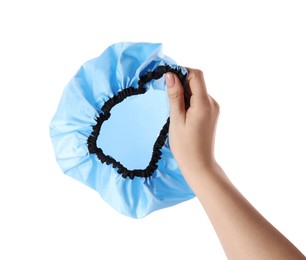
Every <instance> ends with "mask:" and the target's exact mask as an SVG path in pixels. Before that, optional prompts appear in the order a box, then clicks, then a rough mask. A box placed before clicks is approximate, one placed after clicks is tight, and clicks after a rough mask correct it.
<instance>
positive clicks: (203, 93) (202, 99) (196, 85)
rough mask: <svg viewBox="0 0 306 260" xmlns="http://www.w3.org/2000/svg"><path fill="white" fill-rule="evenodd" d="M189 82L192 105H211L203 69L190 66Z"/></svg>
mask: <svg viewBox="0 0 306 260" xmlns="http://www.w3.org/2000/svg"><path fill="white" fill-rule="evenodd" d="M187 70H188V82H189V87H190V91H191V100H190V103H191V106H196V107H198V106H202V105H204V106H205V105H209V103H210V98H209V95H208V93H207V89H206V84H205V80H204V75H203V72H202V71H201V70H197V69H191V68H188V69H187Z"/></svg>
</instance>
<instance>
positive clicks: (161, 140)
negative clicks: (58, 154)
mask: <svg viewBox="0 0 306 260" xmlns="http://www.w3.org/2000/svg"><path fill="white" fill-rule="evenodd" d="M167 72H172V73H175V74H176V75H177V76H178V78H179V79H180V81H181V83H182V85H183V87H184V90H186V84H187V80H186V77H187V74H183V73H182V72H181V70H180V69H175V68H172V67H170V66H168V65H166V66H158V67H157V68H156V69H155V70H154V71H150V72H148V73H146V74H144V75H142V76H141V77H140V79H139V81H138V88H134V87H128V88H126V89H123V90H121V91H119V92H118V93H117V95H115V96H113V97H112V98H110V99H109V100H107V101H106V102H105V103H104V105H103V106H102V108H101V111H102V113H100V114H99V116H98V118H97V119H96V121H97V123H96V124H95V125H94V126H93V127H92V129H93V131H92V132H91V134H90V136H89V137H88V139H87V146H88V151H89V153H90V154H96V155H97V157H98V158H99V160H100V161H101V163H106V164H107V165H110V164H111V165H112V167H113V168H117V172H118V173H119V174H121V176H122V177H123V178H126V177H129V178H130V179H134V177H135V176H136V177H142V178H147V177H150V176H152V174H153V173H154V171H155V170H156V169H157V167H158V166H157V163H158V161H159V159H160V158H161V155H162V152H161V148H162V147H163V146H164V144H165V141H166V139H167V134H168V130H169V123H170V118H168V119H167V122H166V123H165V125H164V126H163V128H162V130H161V131H160V133H159V136H158V137H157V139H156V141H155V143H154V146H153V152H152V157H151V160H150V163H149V165H148V166H147V167H146V168H145V169H134V170H129V169H127V168H126V167H124V166H123V165H122V164H121V163H120V162H118V161H117V160H115V159H114V158H113V157H111V156H109V155H106V154H104V152H103V150H102V149H101V148H99V147H97V139H98V136H99V134H100V130H101V126H102V124H103V122H104V121H106V120H108V119H109V118H110V116H111V109H112V108H113V107H114V106H115V105H117V104H119V103H121V102H122V101H123V100H124V99H126V98H127V97H130V96H135V95H141V94H144V93H146V91H147V90H148V89H147V88H145V87H144V85H145V84H146V83H148V82H150V81H151V80H157V79H160V78H161V77H162V76H163V75H164V74H165V73H167ZM185 93H186V91H185ZM185 100H186V96H185ZM186 101H187V100H186ZM185 104H187V103H185Z"/></svg>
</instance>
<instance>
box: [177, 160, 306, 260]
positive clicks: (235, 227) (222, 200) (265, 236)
mask: <svg viewBox="0 0 306 260" xmlns="http://www.w3.org/2000/svg"><path fill="white" fill-rule="evenodd" d="M192 171H193V172H192ZM183 174H184V176H185V178H186V180H187V182H188V183H189V185H190V186H191V188H192V189H193V191H194V192H195V193H196V195H197V197H198V199H199V200H200V202H201V204H202V205H203V207H204V209H205V211H206V213H207V215H208V217H209V219H210V221H211V223H212V225H213V226H214V229H215V231H216V233H217V235H218V237H219V239H220V241H221V244H222V246H223V248H224V250H225V253H226V255H227V256H228V258H229V259H248V260H249V259H269V260H271V259H277V260H280V259H286V260H289V259H305V257H304V256H303V255H302V253H301V252H299V251H298V249H296V248H295V246H294V245H292V244H291V243H290V242H289V241H288V240H287V239H286V238H285V237H284V236H283V235H282V234H281V233H280V232H279V231H277V230H276V229H275V228H274V227H273V226H272V225H271V224H270V223H269V222H268V221H267V220H266V219H265V218H263V216H262V215H261V214H260V213H259V212H258V211H257V210H256V209H255V208H254V207H253V206H252V205H251V204H250V203H249V202H248V201H247V200H246V199H245V198H244V197H243V196H242V195H241V193H240V192H239V191H238V190H237V189H236V188H235V187H234V185H233V184H232V183H231V182H230V181H229V179H228V178H227V177H226V175H225V174H224V172H223V170H222V169H221V168H220V167H219V166H218V165H217V164H214V165H213V167H211V166H210V167H202V168H201V169H197V170H195V169H191V170H190V167H189V169H188V170H187V169H186V170H183Z"/></svg>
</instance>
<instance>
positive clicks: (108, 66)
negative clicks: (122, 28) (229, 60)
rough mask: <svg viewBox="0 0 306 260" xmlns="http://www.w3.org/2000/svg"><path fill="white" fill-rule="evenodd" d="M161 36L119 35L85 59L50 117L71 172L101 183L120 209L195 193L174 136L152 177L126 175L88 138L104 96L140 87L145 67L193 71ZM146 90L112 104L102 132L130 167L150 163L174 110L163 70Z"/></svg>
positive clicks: (110, 149) (103, 141)
mask: <svg viewBox="0 0 306 260" xmlns="http://www.w3.org/2000/svg"><path fill="white" fill-rule="evenodd" d="M161 48H162V46H161V44H153V43H127V42H123V43H118V44H114V45H112V46H110V47H109V48H107V49H106V50H105V51H104V52H103V53H102V54H101V55H100V56H99V57H97V58H95V59H92V60H90V61H88V62H86V63H85V64H83V65H82V66H81V68H80V69H79V71H78V72H77V73H76V75H75V76H74V77H73V78H72V79H71V80H70V82H69V83H68V85H67V86H66V88H65V89H64V92H63V95H62V98H61V100H60V103H59V105H58V108H57V111H56V113H55V115H54V117H53V119H52V121H51V124H50V135H51V140H52V143H53V147H54V150H55V155H56V159H57V162H58V164H59V165H60V167H61V169H62V170H63V172H64V173H65V174H67V175H69V176H71V177H73V178H75V179H77V180H78V181H80V182H82V183H84V184H86V185H88V186H89V187H91V188H93V189H95V190H96V191H97V192H99V194H100V195H101V197H102V198H103V199H104V200H105V201H106V202H107V203H108V204H109V205H111V206H112V207H113V208H114V209H115V210H117V211H118V212H120V213H121V214H124V215H126V216H129V217H133V218H142V217H144V216H146V215H147V214H149V213H150V212H153V211H155V210H158V209H162V208H166V207H169V206H173V205H175V204H178V203H180V202H183V201H186V200H188V199H191V198H193V197H194V194H193V192H192V191H191V189H190V187H189V186H188V184H187V183H186V181H185V179H184V178H183V176H182V174H181V172H180V170H179V168H178V166H177V163H176V161H175V159H174V157H173V155H172V153H171V150H170V147H169V142H168V138H167V140H166V142H165V144H164V146H163V147H162V149H161V152H162V155H161V159H160V160H159V161H158V168H157V170H155V171H154V173H153V175H152V176H151V177H147V178H143V177H135V178H134V179H130V178H123V177H122V176H121V175H120V174H119V173H118V172H117V171H116V170H117V169H116V168H113V167H112V165H107V164H106V163H101V161H100V160H99V159H98V158H97V155H96V154H90V153H89V151H88V146H87V139H88V137H89V136H90V134H91V132H92V129H93V126H94V125H95V124H96V119H97V117H98V116H99V113H101V107H102V106H103V104H104V103H105V102H106V101H107V100H108V99H110V98H112V97H113V96H114V95H116V94H117V93H118V92H119V91H121V90H123V89H125V88H128V87H131V86H132V87H134V88H137V87H138V80H139V78H140V76H141V75H143V74H144V73H147V72H149V71H152V70H154V69H155V68H156V67H158V66H160V65H169V66H171V67H174V68H179V69H181V70H182V71H183V72H184V73H187V71H186V70H185V69H184V68H181V67H179V66H177V65H176V63H175V62H174V61H173V60H172V59H170V58H169V57H167V56H165V55H164V54H163V53H162V49H161ZM146 88H148V91H147V92H146V93H145V94H143V95H136V96H131V97H128V98H126V99H125V100H124V101H123V102H122V103H120V104H117V105H116V106H115V107H113V108H112V110H111V117H110V118H109V119H108V120H107V121H105V123H104V124H103V125H102V128H101V130H100V135H99V138H98V140H97V144H98V146H99V147H101V148H102V149H103V151H104V152H105V153H106V154H109V155H111V156H112V157H114V158H116V159H117V160H118V161H120V162H121V163H122V164H124V165H125V166H126V167H127V168H129V169H133V168H143V167H145V166H146V165H147V164H148V162H149V160H150V156H151V153H152V149H153V144H154V142H155V139H156V137H157V136H158V134H159V131H160V130H161V128H162V126H163V125H164V124H165V122H166V120H167V118H168V116H169V105H168V99H167V94H166V88H165V81H164V79H163V78H161V79H159V80H153V81H151V82H149V83H147V84H146Z"/></svg>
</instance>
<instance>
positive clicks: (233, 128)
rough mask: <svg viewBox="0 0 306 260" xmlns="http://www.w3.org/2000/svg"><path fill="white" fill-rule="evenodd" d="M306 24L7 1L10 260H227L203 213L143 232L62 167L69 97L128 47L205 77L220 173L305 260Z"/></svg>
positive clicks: (2, 254)
mask: <svg viewBox="0 0 306 260" xmlns="http://www.w3.org/2000/svg"><path fill="white" fill-rule="evenodd" d="M305 14H306V6H305V1H295V0H292V1H267V0H266V1H196V0H189V1H165V0H164V1H161V0H154V1H136V0H129V1H123V0H121V1H120V0H110V1H102V0H100V1H93V0H86V1H76V0H75V1H64V0H63V1H34V0H32V1H17V0H16V1H14V0H12V1H1V3H0V34H1V35H0V39H1V40H0V82H1V95H0V116H1V129H0V131H1V135H0V138H1V139H0V146H1V164H0V174H1V178H0V259H135V260H137V259H147V260H150V259H154V260H155V259H226V258H225V256H224V253H223V251H222V248H221V246H220V244H219V242H218V239H217V237H216V235H215V233H214V231H213V229H212V227H211V225H210V223H209V220H208V219H207V217H206V215H205V213H204V211H203V210H202V208H201V206H200V204H199V203H198V201H197V199H193V200H191V201H189V202H186V203H182V204H180V205H177V206H175V207H171V208H168V209H164V210H161V211H158V212H155V213H153V214H151V215H149V216H148V217H146V218H144V219H141V220H133V219H130V218H127V217H124V216H121V215H119V214H118V213H117V212H115V211H114V210H113V209H112V208H111V207H110V206H108V205H107V204H106V203H105V202H104V201H103V200H102V199H101V198H100V196H99V195H98V193H96V192H95V191H93V190H91V189H89V188H87V187H86V186H84V185H82V184H80V183H78V182H77V181H75V180H73V179H71V178H69V177H67V176H65V175H64V174H63V173H62V172H61V170H60V169H59V167H58V165H57V164H56V161H55V157H54V152H53V149H52V146H51V141H50V138H49V123H50V120H51V118H52V116H53V114H54V113H55V109H56V107H57V104H58V102H59V99H60V96H61V94H62V91H63V88H64V86H65V85H66V84H67V82H68V80H69V79H70V78H71V77H72V76H73V74H74V73H75V72H76V71H77V70H78V68H79V67H80V65H81V64H82V63H83V62H85V61H86V60H88V59H90V58H93V57H96V56H98V55H99V54H100V53H101V52H102V51H103V50H104V49H105V48H106V47H107V46H108V45H110V44H113V43H115V42H118V41H147V42H161V43H163V44H164V53H166V54H167V55H169V56H170V57H172V58H174V59H175V60H176V61H177V62H178V64H181V65H185V66H189V67H196V68H200V69H202V70H203V71H204V73H205V77H206V83H207V87H208V89H209V92H210V93H211V95H212V96H214V97H215V99H216V100H217V101H218V102H219V104H220V106H221V115H220V118H219V124H218V132H217V141H216V142H217V143H216V153H217V158H218V160H219V163H220V164H221V165H222V167H223V168H224V170H225V171H226V173H227V174H228V176H229V177H230V179H231V180H232V181H233V182H234V184H235V185H236V186H237V187H238V188H239V189H240V191H241V192H242V193H243V194H244V195H245V196H246V197H247V198H248V199H249V200H250V201H251V203H252V204H253V205H254V206H255V207H256V208H257V209H258V210H259V211H260V212H261V213H262V214H263V215H264V216H265V217H266V218H267V219H268V220H269V221H270V222H272V223H273V224H274V225H275V226H276V227H277V228H278V229H279V230H280V231H281V232H282V233H283V234H285V235H286V236H287V237H288V238H289V239H290V240H291V241H292V242H293V243H294V244H295V245H296V246H297V247H299V248H300V250H302V251H303V252H304V253H305V252H306V224H305V219H306V211H305V201H306V189H305V183H306V165H305V161H306V160H305V158H306V135H305V133H306V124H305V114H306V102H305V99H306V92H305V87H306V47H305V46H306V28H305V27H306V15H305ZM250 235H251V234H250Z"/></svg>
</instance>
